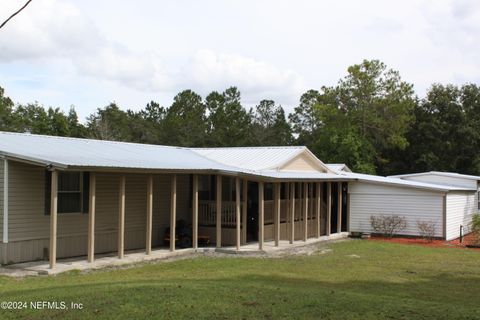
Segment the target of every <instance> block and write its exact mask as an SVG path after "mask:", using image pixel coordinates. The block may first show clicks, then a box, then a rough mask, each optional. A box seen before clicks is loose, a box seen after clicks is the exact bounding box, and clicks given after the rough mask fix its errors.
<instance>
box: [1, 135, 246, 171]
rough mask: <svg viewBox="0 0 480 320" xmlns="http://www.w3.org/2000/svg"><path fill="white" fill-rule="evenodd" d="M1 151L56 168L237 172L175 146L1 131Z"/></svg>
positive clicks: (7, 154)
mask: <svg viewBox="0 0 480 320" xmlns="http://www.w3.org/2000/svg"><path fill="white" fill-rule="evenodd" d="M0 154H4V155H5V156H9V157H13V158H18V159H23V160H29V161H33V162H38V163H41V164H45V165H50V164H51V165H53V166H58V167H66V168H74V167H92V168H97V167H98V168H130V169H165V170H187V169H193V170H224V171H237V169H236V168H232V167H230V166H226V165H224V164H221V163H218V162H216V161H213V160H210V159H207V158H205V157H202V156H200V155H199V154H197V153H195V152H193V151H191V150H189V149H186V148H178V147H166V146H157V145H148V144H137V143H125V142H113V141H103V140H90V139H77V138H65V137H53V136H43V135H33V134H21V133H6V132H0Z"/></svg>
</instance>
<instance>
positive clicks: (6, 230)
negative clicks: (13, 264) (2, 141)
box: [2, 158, 8, 243]
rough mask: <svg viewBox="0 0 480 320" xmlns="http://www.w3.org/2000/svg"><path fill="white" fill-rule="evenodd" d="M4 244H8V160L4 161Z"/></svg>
mask: <svg viewBox="0 0 480 320" xmlns="http://www.w3.org/2000/svg"><path fill="white" fill-rule="evenodd" d="M2 242H3V243H8V160H7V159H6V158H4V159H3V239H2Z"/></svg>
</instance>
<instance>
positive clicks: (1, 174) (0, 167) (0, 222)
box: [0, 158, 5, 259]
mask: <svg viewBox="0 0 480 320" xmlns="http://www.w3.org/2000/svg"><path fill="white" fill-rule="evenodd" d="M4 166H5V161H4V160H3V159H2V158H0V243H2V241H3V179H4ZM0 259H1V252H0Z"/></svg>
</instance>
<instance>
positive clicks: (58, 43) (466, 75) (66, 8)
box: [0, 0, 480, 118]
mask: <svg viewBox="0 0 480 320" xmlns="http://www.w3.org/2000/svg"><path fill="white" fill-rule="evenodd" d="M23 2H24V0H3V1H2V6H1V9H0V19H2V20H3V19H4V18H6V17H7V16H8V15H9V14H10V13H11V12H13V11H15V10H16V9H17V8H19V7H20V6H21V5H22V4H23ZM478 35H480V3H479V2H478V1H467V0H456V1H453V0H450V1H447V0H432V1H425V0H415V1H414V0H406V1H395V2H394V1H373V0H365V1H353V0H352V1H346V0H343V1H313V0H312V1H307V0H296V1H282V0H276V1H274V0H258V1H253V0H251V1H250V0H243V1H237V0H230V1H221V0H216V1H214V0H203V1H198V0H196V1H195V0H182V1H150V0H139V1H118V0H117V1H113V0H102V1H98V0H97V1H93V0H82V1H69V0H33V1H32V3H31V5H30V6H29V7H27V9H26V10H25V11H24V12H22V14H21V15H19V16H17V17H16V18H14V19H13V20H12V21H11V22H10V23H9V24H7V26H6V27H5V28H3V29H1V31H0V86H2V87H4V88H5V90H6V93H7V95H9V96H11V97H12V98H13V99H14V100H15V101H18V102H23V103H25V102H32V101H39V102H40V103H42V104H44V105H46V106H56V107H61V108H63V109H68V108H69V107H70V106H71V105H75V107H76V109H77V111H78V112H79V114H80V116H81V118H83V117H85V116H87V115H88V114H90V113H91V112H93V111H94V110H95V108H97V107H102V106H105V105H107V104H108V103H109V102H111V101H116V102H117V103H118V104H119V105H120V106H121V107H123V108H131V109H139V108H142V107H143V106H144V105H145V104H146V103H147V102H149V101H150V100H155V101H158V102H160V103H161V104H162V105H164V106H168V105H170V104H171V101H172V98H173V96H174V95H175V94H176V93H178V92H179V91H180V90H183V89H187V88H189V89H193V90H195V91H197V92H199V93H200V94H202V95H205V94H207V93H208V92H210V91H212V90H223V89H225V88H226V87H228V86H232V85H236V86H238V87H239V89H240V90H241V92H242V98H243V101H244V103H245V104H246V105H247V106H253V105H255V104H256V103H257V102H258V101H259V100H260V99H263V98H268V99H273V100H275V101H277V102H278V103H280V104H282V105H283V106H284V107H285V108H286V109H287V111H291V110H292V109H293V108H294V107H295V106H296V104H297V101H298V99H299V97H300V95H301V93H302V92H305V91H306V90H308V89H310V88H320V87H321V86H323V85H327V86H328V85H334V84H335V83H336V82H337V81H338V80H339V79H340V78H341V77H343V76H344V75H345V73H346V68H347V67H348V66H349V65H352V64H354V63H360V62H361V61H362V60H363V59H380V60H382V61H384V62H385V63H386V64H387V65H388V66H389V67H390V68H393V69H396V70H399V71H400V73H401V75H402V77H403V78H404V79H405V80H407V81H409V82H411V83H413V84H414V86H415V90H416V92H417V93H418V94H419V95H420V96H423V95H424V94H425V91H426V90H427V88H428V87H429V86H430V85H431V84H432V83H434V82H440V83H456V84H462V83H465V82H476V83H478V82H480V81H479V80H480V76H479V75H480V62H479V61H480V41H478Z"/></svg>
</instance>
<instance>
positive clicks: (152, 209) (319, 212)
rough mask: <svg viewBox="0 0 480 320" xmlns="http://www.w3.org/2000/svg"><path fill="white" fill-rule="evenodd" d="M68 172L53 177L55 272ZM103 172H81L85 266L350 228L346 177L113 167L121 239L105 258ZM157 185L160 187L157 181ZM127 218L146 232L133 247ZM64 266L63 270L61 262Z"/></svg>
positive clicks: (324, 235)
mask: <svg viewBox="0 0 480 320" xmlns="http://www.w3.org/2000/svg"><path fill="white" fill-rule="evenodd" d="M64 172H66V171H61V170H52V171H51V175H50V179H51V181H50V237H49V242H50V245H49V252H48V258H49V259H48V260H49V261H48V266H49V269H51V270H54V269H56V268H57V267H59V268H60V263H59V264H58V266H57V243H58V240H59V239H58V237H57V231H58V217H59V213H58V201H59V194H61V193H62V192H64V190H63V189H62V188H60V189H59V176H60V175H62V174H63V173H64ZM105 175H106V173H105V172H93V171H89V172H88V175H86V176H84V177H87V178H88V194H87V195H84V196H87V197H88V199H87V200H88V222H87V230H88V231H87V236H86V242H87V243H86V251H87V256H86V258H83V259H82V258H75V261H77V262H76V263H73V264H72V265H76V266H78V265H79V263H80V265H83V263H85V260H86V263H87V264H90V265H91V266H92V267H93V266H95V265H98V264H101V263H100V262H98V261H97V260H100V261H110V262H111V261H113V259H116V260H118V261H125V262H128V261H130V260H131V259H133V258H132V257H135V255H137V256H138V255H140V256H142V257H143V258H141V260H148V259H159V258H161V257H163V256H167V255H166V254H167V253H170V254H177V253H182V254H183V253H192V252H199V251H203V250H206V249H204V248H202V247H207V248H208V247H209V246H210V245H211V246H214V247H215V248H216V249H217V250H223V249H226V250H227V251H230V252H231V251H232V250H233V251H235V252H248V251H252V248H255V247H256V248H257V251H259V252H263V251H265V250H272V248H273V249H275V248H281V247H283V246H285V245H289V246H292V245H295V244H297V243H301V244H305V243H307V242H309V241H310V240H325V239H328V238H329V237H331V236H332V235H341V234H342V232H348V230H349V226H348V214H349V201H348V182H347V181H342V180H336V181H319V180H317V181H314V180H305V179H304V180H303V181H299V180H294V179H288V180H279V179H276V180H274V179H259V178H258V177H252V176H248V177H247V176H246V175H243V176H242V175H233V174H211V173H199V172H192V173H184V172H179V173H174V172H172V173H165V172H162V173H160V172H151V173H148V172H143V173H135V177H130V174H128V173H125V174H123V173H108V175H109V179H110V181H113V180H116V184H117V186H118V187H117V188H115V189H114V190H110V189H109V190H108V191H109V201H110V202H111V198H112V197H113V198H116V200H117V206H116V211H117V213H116V216H117V219H116V220H117V222H116V224H115V226H111V227H112V229H115V230H114V235H115V236H116V245H115V244H111V243H110V246H109V247H110V248H112V247H116V250H110V251H109V252H111V251H114V253H115V256H114V257H113V256H112V254H111V253H107V256H108V259H106V257H105V256H104V255H105V249H102V250H101V251H99V250H98V248H97V247H98V246H99V245H100V246H102V245H101V244H99V242H98V241H97V239H96V238H97V237H102V235H100V233H99V232H98V230H97V228H96V222H97V219H104V217H102V216H97V207H98V205H101V206H105V203H104V202H102V200H103V199H102V198H101V197H103V196H104V195H105V191H104V192H103V193H101V194H99V193H97V187H98V183H97V182H98V177H99V176H102V177H104V176H105ZM160 177H161V179H160ZM102 179H103V178H102ZM83 180H85V179H83ZM61 181H62V180H60V184H62V182H61ZM179 181H180V182H181V183H180V185H181V187H180V188H179ZM63 183H64V182H63ZM85 183H87V182H85ZM160 183H161V184H162V187H161V188H159V187H158V186H156V185H155V184H160ZM103 187H105V186H103ZM129 192H130V193H135V194H136V197H129ZM142 193H143V197H142V195H141V194H142ZM142 198H143V199H144V200H143V201H144V203H143V205H141V206H143V208H144V216H143V217H138V210H137V211H135V212H136V213H135V214H136V215H137V217H136V218H135V219H134V218H133V217H131V214H130V213H129V206H130V205H131V203H129V202H135V204H136V205H137V206H138V204H139V202H142ZM157 202H163V203H166V202H168V206H167V207H168V212H166V211H167V210H165V209H162V210H160V209H158V206H157V207H156V205H155V204H156V203H157ZM179 207H180V208H181V209H180V210H179ZM165 208H166V207H165ZM111 210H112V208H111V207H109V211H111ZM60 216H62V214H60ZM159 216H161V217H162V219H163V220H162V221H168V229H167V228H163V229H164V230H162V227H159V226H158V224H157V223H155V221H154V220H155V217H159ZM62 218H63V217H62ZM130 221H131V223H135V224H136V225H137V227H138V228H137V229H138V230H143V236H142V235H141V233H138V232H137V235H136V240H135V241H136V242H135V243H136V244H135V246H134V247H132V246H131V245H130V246H126V243H125V238H126V225H127V227H128V224H129V222H130ZM142 221H143V224H142ZM179 222H181V223H182V224H184V226H183V228H182V229H181V230H180V229H179V226H178V225H177V223H179ZM140 224H142V225H140ZM162 226H163V225H162ZM127 232H128V230H127ZM141 232H142V231H141ZM344 235H345V234H344ZM170 239H176V241H170ZM110 242H111V241H110ZM142 243H143V245H142ZM165 245H168V247H166V246H165ZM142 248H143V249H142ZM129 249H135V252H134V253H128V254H129V258H126V255H127V254H126V250H129ZM129 252H132V251H129ZM132 254H133V256H132ZM80 256H81V255H80ZM170 256H172V255H170ZM102 259H103V260H102ZM105 259H106V260H105ZM62 261H63V260H62ZM78 261H83V262H78ZM62 263H63V262H62ZM103 263H105V262H103ZM119 263H120V264H122V262H119ZM112 265H115V263H112ZM61 268H62V269H64V268H65V266H64V264H62V267H61Z"/></svg>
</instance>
